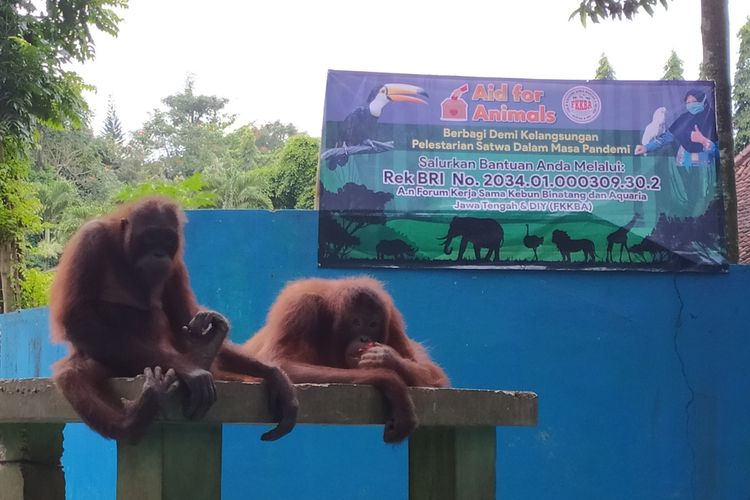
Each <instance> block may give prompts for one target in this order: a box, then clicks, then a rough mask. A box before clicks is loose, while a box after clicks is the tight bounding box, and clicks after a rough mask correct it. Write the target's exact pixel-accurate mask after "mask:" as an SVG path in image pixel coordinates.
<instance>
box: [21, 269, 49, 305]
mask: <svg viewBox="0 0 750 500" xmlns="http://www.w3.org/2000/svg"><path fill="white" fill-rule="evenodd" d="M53 278H54V272H52V271H42V270H40V269H33V268H32V269H27V270H26V271H25V272H24V273H23V282H22V283H21V304H20V306H21V308H24V309H25V308H28V307H42V306H46V305H47V304H48V303H49V289H50V287H51V286H52V279H53Z"/></svg>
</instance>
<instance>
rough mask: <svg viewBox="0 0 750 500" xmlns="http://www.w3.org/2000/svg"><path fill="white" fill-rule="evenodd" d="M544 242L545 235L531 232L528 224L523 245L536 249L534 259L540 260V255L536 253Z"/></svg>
mask: <svg viewBox="0 0 750 500" xmlns="http://www.w3.org/2000/svg"><path fill="white" fill-rule="evenodd" d="M542 243H544V236H537V235H535V234H529V225H528V224H526V236H524V237H523V246H525V247H526V248H530V249H531V250H533V251H534V260H539V256H538V255H537V254H536V249H537V248H539V246H540V245H541V244H542Z"/></svg>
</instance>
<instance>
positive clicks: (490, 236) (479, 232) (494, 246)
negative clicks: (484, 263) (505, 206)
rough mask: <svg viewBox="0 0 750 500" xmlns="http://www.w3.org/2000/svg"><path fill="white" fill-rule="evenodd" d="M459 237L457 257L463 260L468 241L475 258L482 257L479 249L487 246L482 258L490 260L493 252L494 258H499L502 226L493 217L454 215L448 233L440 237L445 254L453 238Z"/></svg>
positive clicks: (502, 237) (448, 253) (497, 259)
mask: <svg viewBox="0 0 750 500" xmlns="http://www.w3.org/2000/svg"><path fill="white" fill-rule="evenodd" d="M459 236H460V237H461V243H460V245H459V246H458V258H457V259H456V260H459V261H460V260H463V258H464V252H466V247H467V245H468V244H469V243H471V244H472V245H473V246H474V255H475V256H476V260H480V259H481V258H482V257H481V255H480V251H481V249H482V248H488V249H489V250H488V252H487V255H486V256H485V257H484V260H490V259H491V258H492V256H493V254H494V260H495V261H499V260H500V247H501V246H503V241H504V240H505V236H504V234H503V227H502V226H501V225H500V224H499V223H498V222H497V221H496V220H494V219H481V218H477V217H454V218H453V220H452V221H451V224H450V227H449V228H448V234H446V235H445V236H443V237H442V238H440V239H441V240H443V250H444V251H445V254H446V255H450V254H451V252H452V251H453V249H452V248H451V242H452V241H453V238H457V237H459Z"/></svg>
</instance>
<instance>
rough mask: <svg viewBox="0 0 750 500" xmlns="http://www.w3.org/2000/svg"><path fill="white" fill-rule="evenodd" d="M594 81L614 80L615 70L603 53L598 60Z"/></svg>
mask: <svg viewBox="0 0 750 500" xmlns="http://www.w3.org/2000/svg"><path fill="white" fill-rule="evenodd" d="M594 80H615V70H614V69H613V68H612V65H611V64H610V63H609V59H607V56H606V55H605V54H604V53H603V52H602V56H601V57H600V58H599V66H598V67H597V68H596V75H595V76H594Z"/></svg>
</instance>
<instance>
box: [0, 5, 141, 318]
mask: <svg viewBox="0 0 750 500" xmlns="http://www.w3.org/2000/svg"><path fill="white" fill-rule="evenodd" d="M126 5H127V2H126V0H47V2H46V5H45V7H46V9H45V11H42V12H37V7H36V6H35V4H34V2H32V1H29V0H6V1H3V2H0V202H1V203H0V246H2V247H4V248H12V249H15V250H14V251H13V252H12V255H11V254H9V258H10V259H11V260H12V261H13V263H12V265H11V269H6V270H5V271H4V272H6V273H8V275H9V276H12V277H13V278H14V279H16V277H17V276H20V275H23V274H24V273H23V272H22V270H23V268H24V265H23V255H24V250H25V243H24V242H25V239H26V237H27V236H29V235H30V234H34V233H38V232H39V231H41V224H40V221H39V217H38V216H37V212H38V210H39V209H40V203H39V202H38V201H37V200H36V199H35V198H34V196H33V192H34V191H33V187H32V186H31V184H30V183H29V182H28V179H27V178H28V175H29V172H30V162H29V148H30V146H31V145H32V144H33V143H34V142H35V140H36V138H37V137H38V129H39V127H40V126H43V125H44V126H47V127H51V128H57V129H62V128H63V127H64V126H66V125H72V126H79V125H80V124H81V123H82V122H83V119H84V117H85V114H86V110H87V106H86V102H85V101H84V99H83V97H82V95H81V92H82V90H83V89H84V88H86V87H85V85H84V84H83V81H82V80H81V79H80V77H79V76H78V75H76V74H75V73H73V72H71V71H67V70H66V69H65V68H66V66H65V65H66V64H67V63H69V62H71V61H72V60H78V61H80V62H83V61H85V60H87V59H90V58H92V57H93V55H94V47H93V41H92V37H91V31H90V30H91V26H96V27H97V28H98V29H99V30H101V31H103V32H105V33H109V34H112V35H115V34H116V33H117V23H118V22H119V20H120V19H119V18H118V17H117V15H116V14H115V13H114V10H113V8H118V7H125V6H126ZM10 287H11V288H12V289H13V290H12V291H11V292H10V293H8V289H7V287H5V286H4V287H3V292H2V293H7V294H8V295H9V296H4V297H0V300H2V301H3V305H4V308H6V309H7V308H8V305H9V304H11V305H12V302H13V298H14V297H12V296H10V295H18V291H19V283H17V282H13V283H11V285H10Z"/></svg>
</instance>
